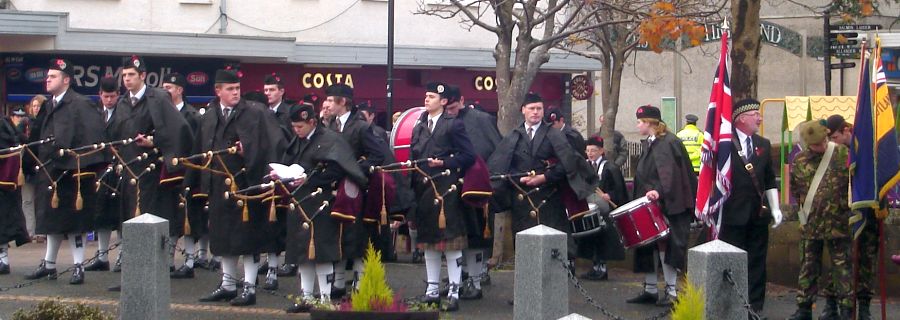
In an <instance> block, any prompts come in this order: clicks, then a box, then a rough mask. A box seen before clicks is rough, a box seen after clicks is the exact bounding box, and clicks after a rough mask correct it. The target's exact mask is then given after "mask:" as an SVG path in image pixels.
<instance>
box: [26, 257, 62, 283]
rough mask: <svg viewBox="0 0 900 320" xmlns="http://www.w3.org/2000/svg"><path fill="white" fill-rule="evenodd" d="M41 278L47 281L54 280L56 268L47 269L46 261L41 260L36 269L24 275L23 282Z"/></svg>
mask: <svg viewBox="0 0 900 320" xmlns="http://www.w3.org/2000/svg"><path fill="white" fill-rule="evenodd" d="M43 277H47V279H50V280H56V277H57V274H56V268H53V269H48V268H47V261H44V260H41V264H40V265H38V267H37V269H35V270H34V271H32V272H31V273H29V274H26V275H25V280H37V279H40V278H43Z"/></svg>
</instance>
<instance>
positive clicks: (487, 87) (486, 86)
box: [475, 76, 497, 91]
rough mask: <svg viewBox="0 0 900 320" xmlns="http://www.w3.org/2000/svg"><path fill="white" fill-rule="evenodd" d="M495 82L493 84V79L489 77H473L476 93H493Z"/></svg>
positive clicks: (495, 87)
mask: <svg viewBox="0 0 900 320" xmlns="http://www.w3.org/2000/svg"><path fill="white" fill-rule="evenodd" d="M496 84H497V83H496V82H494V77H491V76H477V77H475V90H478V91H494V90H495V89H497V86H496Z"/></svg>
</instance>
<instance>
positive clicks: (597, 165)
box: [591, 161, 600, 172]
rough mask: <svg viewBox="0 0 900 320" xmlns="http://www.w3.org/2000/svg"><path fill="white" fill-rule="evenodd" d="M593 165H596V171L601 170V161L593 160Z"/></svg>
mask: <svg viewBox="0 0 900 320" xmlns="http://www.w3.org/2000/svg"><path fill="white" fill-rule="evenodd" d="M591 165H592V166H593V167H594V172H597V171H599V170H600V163H598V162H597V161H591Z"/></svg>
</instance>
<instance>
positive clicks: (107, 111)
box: [103, 109, 112, 123]
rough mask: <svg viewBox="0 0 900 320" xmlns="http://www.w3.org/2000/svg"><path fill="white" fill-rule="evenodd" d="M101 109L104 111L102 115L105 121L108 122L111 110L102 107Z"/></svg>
mask: <svg viewBox="0 0 900 320" xmlns="http://www.w3.org/2000/svg"><path fill="white" fill-rule="evenodd" d="M103 111H106V112H105V114H104V116H105V117H106V122H107V123H109V119H110V118H111V115H112V110H110V109H104V110H103Z"/></svg>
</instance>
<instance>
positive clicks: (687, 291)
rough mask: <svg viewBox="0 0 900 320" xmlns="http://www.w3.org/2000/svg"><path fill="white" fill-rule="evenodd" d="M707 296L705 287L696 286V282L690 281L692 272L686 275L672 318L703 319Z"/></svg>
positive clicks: (680, 319) (676, 319)
mask: <svg viewBox="0 0 900 320" xmlns="http://www.w3.org/2000/svg"><path fill="white" fill-rule="evenodd" d="M705 296H706V293H704V292H703V288H699V287H697V286H694V283H693V282H691V281H690V274H688V275H686V276H685V277H684V286H682V288H681V294H680V295H678V300H677V301H675V306H674V310H673V311H672V320H703V315H704V313H705V311H704V309H706V297H705Z"/></svg>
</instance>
